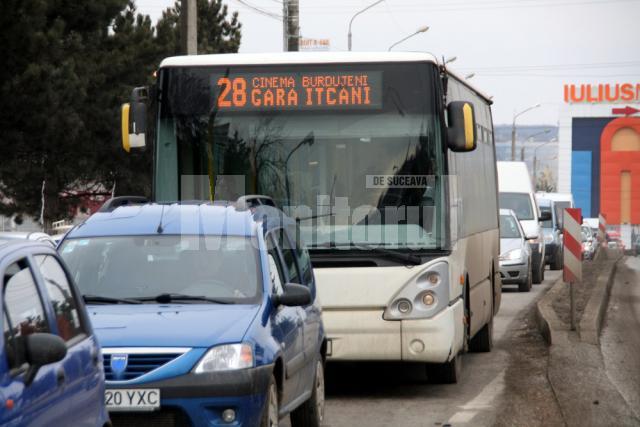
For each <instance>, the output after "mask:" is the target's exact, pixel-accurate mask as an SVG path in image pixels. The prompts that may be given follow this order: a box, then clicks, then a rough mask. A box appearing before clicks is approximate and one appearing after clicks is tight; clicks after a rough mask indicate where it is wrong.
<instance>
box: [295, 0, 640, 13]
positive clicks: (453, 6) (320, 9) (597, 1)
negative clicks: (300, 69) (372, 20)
mask: <svg viewBox="0 0 640 427" xmlns="http://www.w3.org/2000/svg"><path fill="white" fill-rule="evenodd" d="M629 2H633V3H635V2H638V0H581V1H574V2H569V1H564V2H557V1H554V2H550V1H546V2H541V3H532V4H522V2H518V3H513V2H512V4H508V3H506V2H505V3H496V2H483V3H479V2H476V3H474V4H469V3H446V4H443V5H434V6H430V5H425V4H424V3H414V4H409V3H406V4H397V5H394V8H395V9H396V11H397V12H416V11H417V10H428V11H430V12H466V11H477V10H496V9H525V8H538V7H546V8H548V7H564V6H583V5H610V4H612V3H629ZM305 9H309V10H310V9H315V10H316V13H319V14H324V15H328V14H331V15H333V14H340V15H342V14H343V13H345V12H346V11H347V10H351V6H349V5H345V4H341V5H340V6H332V7H331V8H330V9H327V8H326V7H325V6H306V7H305ZM398 9H404V10H398ZM372 13H383V12H382V11H381V10H378V11H373V12H372Z"/></svg>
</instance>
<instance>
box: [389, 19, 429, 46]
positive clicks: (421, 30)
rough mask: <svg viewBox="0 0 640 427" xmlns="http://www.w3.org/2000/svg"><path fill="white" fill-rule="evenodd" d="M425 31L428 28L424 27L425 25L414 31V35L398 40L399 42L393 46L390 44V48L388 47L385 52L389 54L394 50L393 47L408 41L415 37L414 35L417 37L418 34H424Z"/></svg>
mask: <svg viewBox="0 0 640 427" xmlns="http://www.w3.org/2000/svg"><path fill="white" fill-rule="evenodd" d="M427 31H429V27H428V26H426V25H425V26H424V27H420V28H418V29H417V30H416V32H415V33H412V34H409V35H408V36H407V37H405V38H403V39H400V40H398V41H397V42H395V43H394V44H392V45H391V46H389V49H387V51H388V52H391V49H393V48H394V46H397V45H399V44H400V43H402V42H403V41H405V40H408V39H410V38H411V37H413V36H415V35H417V34H420V33H426V32H427Z"/></svg>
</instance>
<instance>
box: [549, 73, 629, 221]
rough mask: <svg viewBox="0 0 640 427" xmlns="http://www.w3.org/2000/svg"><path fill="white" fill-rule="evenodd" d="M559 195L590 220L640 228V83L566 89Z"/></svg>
mask: <svg viewBox="0 0 640 427" xmlns="http://www.w3.org/2000/svg"><path fill="white" fill-rule="evenodd" d="M558 191H560V192H567V193H572V194H573V197H574V200H575V203H576V207H579V208H581V209H582V215H583V217H585V218H589V217H597V216H598V214H600V213H602V214H604V215H605V217H606V218H607V223H608V224H634V225H638V224H640V84H630V83H625V84H606V85H605V84H600V85H581V86H580V89H578V88H577V87H576V86H575V85H566V86H565V106H564V108H563V109H562V110H561V114H560V130H559V150H558Z"/></svg>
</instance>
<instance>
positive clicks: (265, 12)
mask: <svg viewBox="0 0 640 427" xmlns="http://www.w3.org/2000/svg"><path fill="white" fill-rule="evenodd" d="M236 1H237V2H238V3H240V4H241V5H243V6H245V7H248V8H249V9H251V10H253V11H254V12H256V13H259V14H261V15H263V16H266V17H269V18H272V19H277V20H278V21H281V20H282V19H283V16H282V15H278V14H277V13H274V12H270V11H268V10H264V9H261V8H259V7H258V6H254V5H252V4H251V3H248V2H247V1H246V0H236Z"/></svg>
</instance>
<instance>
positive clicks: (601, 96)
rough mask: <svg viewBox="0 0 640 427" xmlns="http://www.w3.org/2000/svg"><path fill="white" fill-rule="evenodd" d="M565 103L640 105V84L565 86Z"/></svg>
mask: <svg viewBox="0 0 640 427" xmlns="http://www.w3.org/2000/svg"><path fill="white" fill-rule="evenodd" d="M564 102H567V103H570V104H578V103H589V104H608V103H616V102H629V103H635V102H639V103H640V83H600V84H565V85H564Z"/></svg>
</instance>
